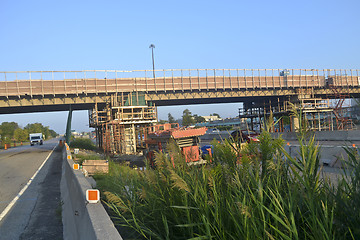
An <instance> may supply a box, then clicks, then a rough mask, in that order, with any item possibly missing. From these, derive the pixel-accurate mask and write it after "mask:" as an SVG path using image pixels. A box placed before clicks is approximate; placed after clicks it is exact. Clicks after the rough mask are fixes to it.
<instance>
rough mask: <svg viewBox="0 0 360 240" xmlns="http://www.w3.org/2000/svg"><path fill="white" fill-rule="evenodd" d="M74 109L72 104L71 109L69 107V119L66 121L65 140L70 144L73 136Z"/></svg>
mask: <svg viewBox="0 0 360 240" xmlns="http://www.w3.org/2000/svg"><path fill="white" fill-rule="evenodd" d="M72 111H73V110H72V109H71V105H70V109H69V115H68V120H67V123H66V134H65V140H66V142H67V143H68V144H70V138H71V120H72Z"/></svg>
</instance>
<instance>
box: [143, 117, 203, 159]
mask: <svg viewBox="0 0 360 240" xmlns="http://www.w3.org/2000/svg"><path fill="white" fill-rule="evenodd" d="M145 131H146V132H147V133H146V137H145V144H146V146H147V149H148V153H147V155H146V157H147V159H148V160H149V161H150V163H151V164H152V165H153V160H154V153H155V152H161V151H166V147H167V145H168V143H169V141H170V140H171V139H172V140H174V141H175V143H176V144H177V145H178V146H179V148H180V149H181V152H182V154H184V157H185V160H186V162H187V163H193V162H198V161H200V160H201V154H200V148H199V143H200V139H199V136H202V135H204V134H205V133H206V131H207V128H206V127H202V128H184V127H182V128H180V127H179V124H177V123H175V124H173V123H167V124H161V125H154V126H151V127H148V128H147V129H146V130H145Z"/></svg>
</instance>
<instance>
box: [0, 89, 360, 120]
mask: <svg viewBox="0 0 360 240" xmlns="http://www.w3.org/2000/svg"><path fill="white" fill-rule="evenodd" d="M341 91H343V92H344V93H347V94H350V96H352V97H354V98H360V88H355V87H354V88H344V89H342V90H341ZM119 94H120V93H119ZM309 94H312V95H314V96H316V97H326V98H331V95H332V94H333V92H332V90H331V89H329V88H308V89H306V88H289V89H285V88H283V89H233V90H220V89H219V90H218V91H197V90H193V91H167V92H164V91H163V92H160V91H158V92H147V93H145V99H146V100H147V101H149V102H153V103H155V105H156V106H170V105H189V104H211V103H230V102H246V101H254V102H262V101H263V100H264V99H271V98H282V99H284V98H288V97H298V96H302V95H304V96H305V95H309ZM110 99H111V95H110V94H98V95H96V94H87V95H86V94H83V95H80V94H79V95H69V94H68V95H66V96H65V95H55V96H53V95H45V96H33V97H30V96H20V97H11V98H10V97H9V98H6V97H1V98H0V114H10V113H29V112H50V111H68V110H69V107H70V106H71V108H72V109H73V110H89V109H92V108H93V107H94V105H95V104H96V103H97V104H98V105H99V106H100V107H101V106H105V104H106V103H107V102H109V101H110Z"/></svg>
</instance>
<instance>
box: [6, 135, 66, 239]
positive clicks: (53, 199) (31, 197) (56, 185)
mask: <svg viewBox="0 0 360 240" xmlns="http://www.w3.org/2000/svg"><path fill="white" fill-rule="evenodd" d="M57 144H58V139H52V140H49V141H46V142H44V145H35V146H21V147H16V148H11V149H8V150H2V151H0V239H9V240H11V239H52V240H56V239H62V222H61V202H60V179H61V160H62V158H61V149H60V148H59V147H56V146H57ZM40 167H41V169H39V168H40ZM38 170H39V171H38ZM34 174H36V176H35V177H34ZM33 177H34V178H33ZM24 187H25V188H26V190H25V191H23V189H24ZM17 197H18V199H16V198H17ZM14 200H16V201H14ZM10 206H11V208H10V209H9V207H10Z"/></svg>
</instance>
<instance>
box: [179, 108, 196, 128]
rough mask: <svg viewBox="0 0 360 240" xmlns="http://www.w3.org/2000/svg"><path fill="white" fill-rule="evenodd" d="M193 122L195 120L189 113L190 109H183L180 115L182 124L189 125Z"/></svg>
mask: <svg viewBox="0 0 360 240" xmlns="http://www.w3.org/2000/svg"><path fill="white" fill-rule="evenodd" d="M194 123H195V120H194V118H193V116H192V115H191V112H190V110H189V109H185V110H184V111H183V115H182V125H183V126H190V125H193V124H194Z"/></svg>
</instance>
